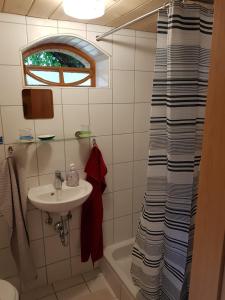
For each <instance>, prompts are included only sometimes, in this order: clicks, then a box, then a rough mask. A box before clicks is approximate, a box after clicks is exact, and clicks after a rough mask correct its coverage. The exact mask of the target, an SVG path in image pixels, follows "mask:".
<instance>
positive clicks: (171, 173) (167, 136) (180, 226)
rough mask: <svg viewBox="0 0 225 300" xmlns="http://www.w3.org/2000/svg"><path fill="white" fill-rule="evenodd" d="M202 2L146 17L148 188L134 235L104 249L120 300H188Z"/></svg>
mask: <svg viewBox="0 0 225 300" xmlns="http://www.w3.org/2000/svg"><path fill="white" fill-rule="evenodd" d="M209 3H210V2H209V1H208V3H206V2H204V3H203V2H202V1H198V2H194V1H177V0H176V1H172V2H169V3H166V4H165V5H164V6H162V7H160V8H158V9H156V10H154V11H152V12H150V13H149V14H148V15H151V14H156V13H157V14H158V19H157V46H156V60H155V67H154V77H153V92H152V99H150V103H151V112H150V131H149V156H148V163H147V189H146V191H145V195H144V199H143V204H142V211H141V214H140V216H139V219H138V226H137V233H136V237H135V238H134V239H130V240H127V241H123V242H120V243H118V244H114V245H112V246H109V247H107V248H106V249H105V252H104V259H103V262H102V270H103V273H104V276H105V277H106V279H107V280H108V282H109V283H110V285H111V287H112V288H113V290H114V292H115V294H116V296H117V297H118V298H119V299H122V300H125V299H126V300H128V299H129V300H131V299H151V300H153V299H155V300H158V299H174V300H175V299H177V300H178V299H188V297H189V286H190V271H191V263H192V253H193V239H194V232H195V215H196V210H197V198H198V182H199V169H200V161H201V152H202V140H203V128H204V119H205V106H206V99H207V91H208V75H209V67H210V53H211V36H212V28H213V9H212V5H211V4H209ZM145 17H146V15H145V16H143V17H142V18H145ZM139 19H140V18H139ZM105 35H106V34H105ZM105 35H103V36H105Z"/></svg>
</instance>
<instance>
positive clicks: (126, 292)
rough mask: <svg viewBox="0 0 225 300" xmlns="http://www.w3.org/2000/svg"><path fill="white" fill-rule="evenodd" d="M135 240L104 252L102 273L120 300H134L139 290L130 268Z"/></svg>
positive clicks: (110, 247)
mask: <svg viewBox="0 0 225 300" xmlns="http://www.w3.org/2000/svg"><path fill="white" fill-rule="evenodd" d="M133 244H134V239H129V240H126V241H123V242H120V243H117V244H113V245H111V246H108V247H107V248H106V249H105V251H104V258H103V260H102V265H101V268H102V272H103V274H104V276H105V278H106V280H107V281H108V283H109V285H110V286H111V288H112V290H113V291H114V293H115V294H116V296H117V298H118V299H120V300H133V299H136V295H137V293H138V291H139V289H138V288H137V287H136V286H135V285H134V284H133V282H132V279H131V275H130V267H131V251H132V246H133Z"/></svg>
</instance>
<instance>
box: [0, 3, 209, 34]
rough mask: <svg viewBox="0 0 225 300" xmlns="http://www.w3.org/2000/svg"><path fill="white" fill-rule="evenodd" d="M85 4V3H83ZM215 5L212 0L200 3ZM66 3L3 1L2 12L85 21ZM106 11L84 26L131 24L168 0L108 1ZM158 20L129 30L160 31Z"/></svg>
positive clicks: (152, 19)
mask: <svg viewBox="0 0 225 300" xmlns="http://www.w3.org/2000/svg"><path fill="white" fill-rule="evenodd" d="M81 1H82V0H81ZM200 1H202V2H206V3H207V2H211V1H212V0H200ZM62 2H63V1H62V0H0V12H5V13H11V14H18V15H24V16H30V17H37V18H46V19H55V20H64V21H76V22H81V20H78V19H74V18H71V17H69V16H67V15H65V14H64V11H63V7H62ZM105 2H106V12H105V15H104V16H103V17H101V18H98V19H94V20H89V21H83V22H84V23H91V24H98V25H105V26H113V27H114V26H115V27H116V26H120V25H122V24H124V23H125V22H127V21H130V20H133V19H134V18H137V17H139V16H141V15H143V14H145V13H147V12H149V11H151V10H153V9H155V8H158V7H160V6H161V5H163V4H164V3H165V2H166V1H165V0H105ZM156 18H157V16H156V15H154V16H151V17H148V18H145V19H144V20H142V21H139V22H138V23H135V24H133V25H131V26H130V27H129V28H132V29H136V30H143V31H151V32H155V31H156Z"/></svg>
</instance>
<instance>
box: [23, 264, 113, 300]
mask: <svg viewBox="0 0 225 300" xmlns="http://www.w3.org/2000/svg"><path fill="white" fill-rule="evenodd" d="M20 299H21V300H40V299H41V300H116V296H115V295H114V293H113V291H112V290H111V288H110V287H109V285H108V283H107V282H106V280H105V278H104V276H103V274H102V273H101V272H100V270H99V269H95V270H94V271H92V272H88V273H84V274H82V275H79V276H76V277H73V278H70V279H67V280H63V281H58V282H55V283H54V284H52V285H49V286H45V287H42V288H38V289H35V290H32V291H29V292H28V293H25V294H22V295H21V298H20Z"/></svg>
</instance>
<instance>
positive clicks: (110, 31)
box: [96, 1, 171, 42]
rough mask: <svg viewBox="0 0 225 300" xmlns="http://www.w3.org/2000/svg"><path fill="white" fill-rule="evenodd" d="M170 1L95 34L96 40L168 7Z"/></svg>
mask: <svg viewBox="0 0 225 300" xmlns="http://www.w3.org/2000/svg"><path fill="white" fill-rule="evenodd" d="M170 3H171V1H170V2H167V3H165V4H164V5H162V6H160V7H159V8H156V9H154V10H152V11H150V12H148V13H146V14H144V15H142V16H140V17H138V18H136V19H134V20H131V21H129V22H127V23H125V24H123V25H120V26H118V27H115V28H113V29H111V30H109V31H107V32H105V33H103V34H101V35H97V36H96V41H97V42H99V41H101V40H102V39H103V38H104V37H106V36H108V35H110V34H112V33H114V32H117V31H118V30H120V29H123V28H124V27H127V26H129V25H132V24H134V23H136V22H138V21H141V20H143V19H145V18H146V17H149V16H151V15H154V14H155V13H157V12H158V11H159V10H161V9H163V8H166V7H168V6H169V5H170Z"/></svg>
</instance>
